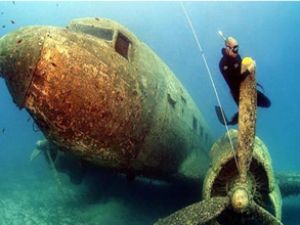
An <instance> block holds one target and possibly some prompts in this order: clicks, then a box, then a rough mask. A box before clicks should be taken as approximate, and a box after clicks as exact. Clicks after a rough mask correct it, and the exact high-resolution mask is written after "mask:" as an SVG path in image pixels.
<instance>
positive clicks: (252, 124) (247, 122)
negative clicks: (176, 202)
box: [155, 57, 283, 225]
mask: <svg viewBox="0 0 300 225" xmlns="http://www.w3.org/2000/svg"><path fill="white" fill-rule="evenodd" d="M241 73H248V75H247V76H246V78H245V79H244V80H243V81H242V83H241V84H240V99H239V100H240V102H239V122H238V143H237V150H236V154H237V169H238V171H239V174H238V176H237V177H236V178H235V180H234V182H233V184H232V185H231V186H230V188H229V190H228V191H227V195H226V196H223V197H221V196H215V197H211V198H209V199H205V200H203V201H201V202H198V203H194V204H192V205H190V206H187V207H185V208H183V209H180V210H178V211H176V212H175V213H173V214H171V215H170V216H168V217H166V218H163V219H160V220H158V221H157V222H156V223H155V225H187V224H188V225H200V224H205V223H207V222H210V221H211V220H213V219H216V218H217V217H218V216H219V215H221V214H222V213H223V212H224V211H226V210H227V209H228V210H233V211H234V212H235V213H238V214H240V215H249V214H250V215H251V218H255V219H256V220H259V221H260V224H263V225H283V224H282V223H281V222H280V220H278V219H277V218H276V217H275V216H273V215H272V214H271V213H269V212H268V211H267V210H265V209H264V208H262V207H261V206H260V205H259V204H257V203H256V202H255V201H254V193H253V188H252V181H251V180H252V179H251V175H250V174H249V170H250V164H251V161H252V156H253V150H254V143H255V129H256V105H257V103H256V98H257V94H256V80H255V62H254V61H253V60H252V59H251V58H250V57H246V58H244V59H243V61H242V64H241ZM241 224H242V222H241Z"/></svg>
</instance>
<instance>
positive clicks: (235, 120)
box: [215, 105, 239, 125]
mask: <svg viewBox="0 0 300 225" xmlns="http://www.w3.org/2000/svg"><path fill="white" fill-rule="evenodd" d="M215 110H216V113H217V116H218V119H219V121H220V123H221V124H223V125H225V122H226V124H227V125H235V124H237V123H238V116H239V114H238V112H236V113H235V114H234V115H233V116H232V117H231V120H230V121H229V120H228V119H227V117H226V115H225V113H224V110H223V109H222V108H221V107H220V106H217V105H216V106H215ZM223 116H224V117H223ZM224 120H225V121H224Z"/></svg>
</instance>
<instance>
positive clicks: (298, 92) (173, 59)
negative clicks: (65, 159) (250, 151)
mask: <svg viewBox="0 0 300 225" xmlns="http://www.w3.org/2000/svg"><path fill="white" fill-rule="evenodd" d="M184 5H185V7H186V9H187V11H188V13H189V15H190V18H191V20H192V22H193V25H194V27H195V30H196V32H197V35H198V38H199V40H200V42H201V45H202V48H203V52H204V54H205V56H206V58H207V62H208V65H209V67H210V70H211V72H212V77H213V80H214V83H215V86H216V89H217V91H218V94H219V96H220V99H221V102H222V105H223V107H224V109H225V111H226V113H227V114H228V115H230V114H233V113H234V112H235V111H236V106H235V104H234V103H233V100H232V98H231V96H230V94H229V91H228V88H227V86H226V84H225V82H224V80H223V78H222V76H221V75H220V73H219V70H218V61H219V59H220V56H221V52H220V49H221V48H222V47H223V41H222V40H221V39H220V37H219V36H218V35H217V31H218V30H222V31H223V32H224V33H225V34H226V35H231V36H234V37H236V38H237V39H238V40H239V45H240V53H241V56H242V57H243V56H251V57H252V58H254V59H255V61H256V64H257V80H258V82H259V83H261V84H262V85H263V86H264V89H265V93H266V95H267V96H269V97H270V99H271V101H272V106H271V108H269V109H259V110H258V122H257V135H258V136H259V137H260V138H261V139H262V140H263V141H264V142H265V144H266V145H267V146H268V148H269V150H270V154H271V156H272V160H273V166H274V169H275V170H276V171H296V172H299V171H300V164H299V157H300V148H299V144H298V140H299V138H300V136H299V134H297V133H299V130H300V122H299V121H300V105H299V100H300V89H299V84H300V78H299V68H298V67H299V62H298V61H299V57H300V55H299V52H300V41H299V40H300V30H299V24H300V14H299V12H300V2H212V3H208V2H185V3H184ZM0 13H1V15H0V36H2V35H4V34H6V33H8V32H10V31H13V30H15V29H17V28H19V27H22V26H26V25H37V24H43V25H53V26H66V25H67V24H68V22H69V21H70V20H71V19H74V18H79V17H107V18H111V19H114V20H116V21H118V22H120V23H122V24H123V25H125V26H127V27H128V28H129V30H131V31H132V32H134V33H135V34H136V35H137V36H138V37H139V38H140V39H141V40H142V41H144V42H145V43H147V44H148V45H149V46H150V47H151V48H152V49H153V50H154V51H155V52H156V53H157V54H158V55H159V56H160V57H161V58H162V59H163V60H164V61H165V62H166V63H167V64H168V66H169V67H170V68H171V69H172V70H173V72H174V73H175V74H176V76H177V77H178V79H179V80H180V81H181V82H182V83H183V84H184V86H185V87H186V88H187V89H188V91H189V92H190V94H191V95H192V96H193V98H194V100H195V102H196V103H197V105H198V106H199V107H200V108H201V110H202V112H203V114H204V116H205V118H206V120H207V122H208V124H209V125H210V127H211V129H212V131H213V135H214V137H215V138H217V137H219V136H221V135H222V134H224V132H225V129H224V127H223V126H222V125H220V124H219V122H218V121H217V118H216V115H215V112H214V106H215V105H216V104H217V100H216V96H215V93H214V92H213V88H212V84H211V81H210V79H209V76H208V73H207V71H206V68H205V66H204V63H203V60H202V58H201V54H200V52H199V49H198V48H197V45H196V43H195V40H194V39H193V35H192V32H191V30H190V28H189V26H188V23H187V20H186V18H185V17H184V14H183V12H182V9H181V8H180V4H179V2H164V3H159V2H153V3H151V2H130V3H127V2H111V3H108V2H31V3H30V2H18V1H17V2H15V3H13V2H0ZM11 20H13V21H14V22H15V23H12V22H11ZM2 26H5V27H4V28H3V27H2ZM28 118H29V115H28V114H27V113H26V112H25V111H24V110H22V111H20V110H18V109H17V107H16V106H15V105H14V103H13V102H12V99H11V97H10V95H9V93H8V91H7V88H6V86H5V83H4V81H3V79H1V80H0V131H1V132H0V171H1V174H0V178H1V183H0V195H1V196H2V197H1V196H0V199H2V200H1V201H0V208H1V204H2V205H4V206H2V210H3V207H4V208H6V212H3V211H0V214H1V213H5V215H6V216H7V215H9V216H11V218H13V219H12V221H11V223H9V224H20V222H18V221H21V220H22V219H20V218H23V219H24V218H27V220H25V219H24V220H25V221H27V222H26V224H39V223H38V222H34V219H32V218H34V215H40V218H43V221H46V222H45V223H44V224H71V223H72V224H151V223H153V222H154V221H155V220H156V219H157V218H158V217H160V216H162V215H165V214H166V212H171V211H172V210H173V209H175V208H180V206H183V205H185V204H186V202H189V201H192V200H191V199H190V197H188V200H186V199H185V198H182V197H178V196H179V195H180V193H181V192H182V190H181V189H178V188H177V189H175V190H173V189H172V188H169V187H161V188H157V187H152V186H147V185H145V184H144V183H143V182H137V183H136V184H134V185H133V186H128V185H127V183H126V182H125V181H124V180H123V179H122V177H119V176H118V175H113V174H110V175H109V176H108V175H107V174H105V175H103V177H101V178H102V179H103V180H104V182H101V181H99V182H96V183H93V182H95V181H91V184H90V186H87V187H85V189H84V191H83V190H78V187H76V186H72V184H71V183H69V184H68V185H69V188H68V193H67V194H66V195H65V196H64V197H65V198H63V197H62V196H60V192H59V191H58V190H57V189H56V186H55V182H54V181H53V176H52V173H51V170H50V168H49V166H47V165H46V163H45V161H44V160H43V159H42V158H40V159H38V160H36V161H34V162H29V156H30V153H31V151H32V150H33V148H34V147H35V143H36V141H37V140H39V139H41V138H42V134H41V133H39V132H34V131H33V129H32V121H31V120H29V121H28ZM61 179H62V180H63V181H65V182H66V183H68V179H66V178H64V177H62V178H61ZM66 185H67V184H66ZM151 187H152V188H151ZM168 188H169V189H168ZM96 189H97V190H96ZM183 192H184V191H183ZM149 193H151V194H149ZM175 196H177V197H175ZM195 196H197V195H195ZM195 196H194V197H195ZM84 197H87V198H84ZM166 197H168V198H169V200H166V199H165V198H166ZM74 199H77V200H78V199H79V200H80V199H81V200H82V201H81V203H82V205H80V206H78V205H76V200H74ZM170 199H172V200H170ZM66 202H67V203H66ZM296 202H297V198H296V197H294V198H290V199H284V208H283V218H284V222H285V224H287V225H292V224H295V225H296V224H298V223H297V221H296V217H297V216H296V215H297V214H299V213H300V208H299V206H300V205H299V204H297V203H296ZM18 207H19V208H22V210H23V211H24V212H23V214H22V215H23V216H20V215H17V214H13V213H11V212H10V210H16V209H19V208H18ZM74 214H75V215H76V216H78V220H77V223H74V221H72V219H74V216H73V215H74ZM24 215H25V216H24ZM26 215H27V217H26ZM0 216H1V215H0ZM47 221H48V222H47Z"/></svg>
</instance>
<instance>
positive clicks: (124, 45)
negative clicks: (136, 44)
mask: <svg viewBox="0 0 300 225" xmlns="http://www.w3.org/2000/svg"><path fill="white" fill-rule="evenodd" d="M130 44H131V42H130V41H129V39H128V38H127V37H126V36H125V35H124V34H122V33H120V32H119V33H118V36H117V39H116V44H115V49H116V52H118V53H119V54H120V55H121V56H123V57H124V58H126V59H128V50H129V46H130Z"/></svg>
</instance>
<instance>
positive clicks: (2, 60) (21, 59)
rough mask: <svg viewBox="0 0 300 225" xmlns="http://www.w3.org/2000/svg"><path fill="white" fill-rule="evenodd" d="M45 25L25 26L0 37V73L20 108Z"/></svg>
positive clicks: (36, 59) (39, 49) (42, 39)
mask: <svg viewBox="0 0 300 225" xmlns="http://www.w3.org/2000/svg"><path fill="white" fill-rule="evenodd" d="M47 30H48V28H47V27H39V28H37V27H36V26H32V27H26V28H24V29H20V30H18V31H15V32H12V33H9V34H7V35H5V36H3V37H2V38H1V39H0V73H1V74H2V75H4V76H5V81H6V85H7V87H8V89H9V92H10V94H11V95H12V97H13V101H14V102H15V103H16V104H17V106H18V107H20V108H22V107H23V104H24V100H25V96H26V92H27V89H28V87H29V85H30V83H31V80H32V76H33V73H34V71H35V68H36V64H37V62H38V60H39V57H40V52H41V49H42V45H43V42H44V39H45V36H46V34H47Z"/></svg>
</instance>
